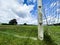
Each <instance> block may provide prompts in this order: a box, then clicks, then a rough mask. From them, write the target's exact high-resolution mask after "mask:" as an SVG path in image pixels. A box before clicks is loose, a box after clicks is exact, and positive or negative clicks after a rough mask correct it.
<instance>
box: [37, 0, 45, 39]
mask: <svg viewBox="0 0 60 45" xmlns="http://www.w3.org/2000/svg"><path fill="white" fill-rule="evenodd" d="M37 3H38V39H39V40H43V37H44V36H43V24H42V23H43V21H42V0H37Z"/></svg>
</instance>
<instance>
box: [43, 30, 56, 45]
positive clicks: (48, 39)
mask: <svg viewBox="0 0 60 45" xmlns="http://www.w3.org/2000/svg"><path fill="white" fill-rule="evenodd" d="M43 42H44V43H45V44H46V45H57V44H56V43H55V42H54V40H53V39H52V38H51V36H50V35H49V34H48V32H47V31H45V32H44V40H43Z"/></svg>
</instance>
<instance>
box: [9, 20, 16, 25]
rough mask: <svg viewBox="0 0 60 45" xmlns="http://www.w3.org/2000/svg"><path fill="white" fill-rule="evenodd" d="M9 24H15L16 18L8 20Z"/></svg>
mask: <svg viewBox="0 0 60 45" xmlns="http://www.w3.org/2000/svg"><path fill="white" fill-rule="evenodd" d="M9 25H17V20H16V19H12V20H10V21H9Z"/></svg>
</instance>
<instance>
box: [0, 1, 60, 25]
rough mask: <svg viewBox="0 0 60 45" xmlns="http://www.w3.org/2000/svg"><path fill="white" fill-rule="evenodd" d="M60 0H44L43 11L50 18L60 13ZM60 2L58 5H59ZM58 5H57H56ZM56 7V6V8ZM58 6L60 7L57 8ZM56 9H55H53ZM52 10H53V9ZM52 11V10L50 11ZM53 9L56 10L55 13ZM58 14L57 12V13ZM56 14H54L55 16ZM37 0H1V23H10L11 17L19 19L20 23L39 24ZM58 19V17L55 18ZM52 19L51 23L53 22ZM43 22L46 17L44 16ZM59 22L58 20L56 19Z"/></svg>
mask: <svg viewBox="0 0 60 45" xmlns="http://www.w3.org/2000/svg"><path fill="white" fill-rule="evenodd" d="M59 1H60V0H57V1H56V0H54V1H53V0H43V1H42V2H43V12H44V11H46V12H45V15H46V17H47V19H48V22H49V20H50V19H52V18H53V17H52V16H53V15H54V14H55V13H56V12H58V13H59V14H58V15H60V12H59V11H60V7H58V6H59V5H60V3H59ZM57 2H58V5H57ZM55 6H56V7H55ZM54 7H55V8H54ZM57 7H58V9H57ZM52 9H54V10H52ZM51 10H52V11H51ZM50 11H51V12H50ZM53 11H56V12H55V13H53ZM55 15H57V13H56V14H55ZM55 15H54V16H55ZM37 16H38V14H37V0H0V23H8V22H9V21H10V20H11V19H17V22H18V24H23V23H28V24H37V22H38V21H37ZM50 17H51V18H50ZM55 19H56V20H57V17H55V18H54V20H55ZM52 21H53V20H51V21H50V22H49V23H51V22H52ZM43 22H44V24H45V23H46V18H45V17H44V16H43ZM55 22H57V21H55Z"/></svg>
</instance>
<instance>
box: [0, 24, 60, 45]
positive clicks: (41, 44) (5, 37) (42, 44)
mask: <svg viewBox="0 0 60 45" xmlns="http://www.w3.org/2000/svg"><path fill="white" fill-rule="evenodd" d="M37 28H38V26H31V25H30V26H29V25H27V26H24V25H0V45H49V44H47V42H46V41H39V40H38V39H37V37H38V29H37ZM47 28H49V29H48V30H49V33H50V36H51V38H52V39H53V41H54V42H55V43H56V44H57V45H60V26H48V27H47V26H44V30H47Z"/></svg>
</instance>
